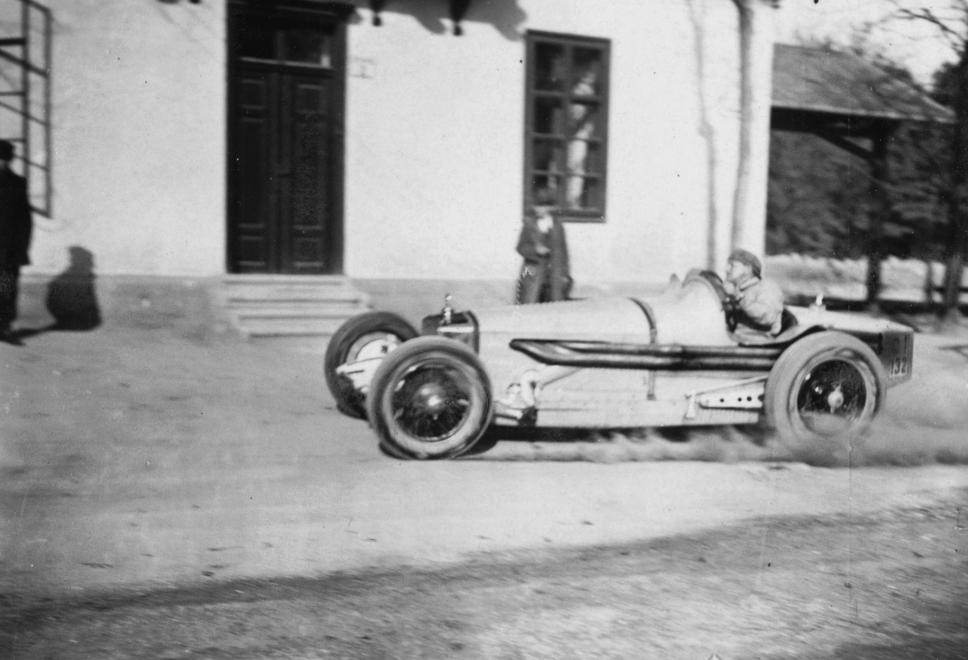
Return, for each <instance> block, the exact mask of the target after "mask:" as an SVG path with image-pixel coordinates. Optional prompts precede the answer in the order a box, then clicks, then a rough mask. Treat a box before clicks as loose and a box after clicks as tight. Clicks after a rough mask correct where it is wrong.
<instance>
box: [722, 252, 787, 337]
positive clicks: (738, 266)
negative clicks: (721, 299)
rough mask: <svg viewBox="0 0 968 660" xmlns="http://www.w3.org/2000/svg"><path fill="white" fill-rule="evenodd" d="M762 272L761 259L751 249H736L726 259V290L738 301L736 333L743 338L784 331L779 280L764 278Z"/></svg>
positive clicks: (781, 293)
mask: <svg viewBox="0 0 968 660" xmlns="http://www.w3.org/2000/svg"><path fill="white" fill-rule="evenodd" d="M762 271H763V266H762V264H761V263H760V260H759V259H758V258H757V257H756V255H754V254H753V253H752V252H749V251H747V250H742V249H739V250H733V252H732V253H731V254H730V255H729V259H728V260H727V261H726V293H727V294H729V296H730V297H731V298H732V300H733V301H734V302H735V306H736V313H737V321H738V322H739V324H738V325H737V327H736V334H737V335H739V336H740V338H741V339H742V338H743V337H751V338H755V337H757V336H759V337H762V336H763V335H768V336H771V337H775V336H776V335H778V334H780V330H781V327H782V323H783V292H782V291H781V290H780V287H779V286H777V285H776V283H774V282H771V281H769V280H764V279H762V277H761V275H762Z"/></svg>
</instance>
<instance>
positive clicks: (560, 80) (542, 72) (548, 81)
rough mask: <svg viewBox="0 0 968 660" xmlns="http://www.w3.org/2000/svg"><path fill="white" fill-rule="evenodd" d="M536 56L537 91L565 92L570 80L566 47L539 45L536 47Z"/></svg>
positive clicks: (535, 75)
mask: <svg viewBox="0 0 968 660" xmlns="http://www.w3.org/2000/svg"><path fill="white" fill-rule="evenodd" d="M534 54H535V63H534V86H535V89H540V90H554V91H564V88H565V81H566V80H567V79H568V71H567V61H566V60H565V49H564V47H563V46H560V45H558V44H545V43H539V44H537V45H536V46H535V49H534Z"/></svg>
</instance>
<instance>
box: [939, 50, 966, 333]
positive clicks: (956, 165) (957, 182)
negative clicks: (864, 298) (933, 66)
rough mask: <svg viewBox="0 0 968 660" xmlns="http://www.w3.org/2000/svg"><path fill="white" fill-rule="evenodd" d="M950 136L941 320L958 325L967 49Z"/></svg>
mask: <svg viewBox="0 0 968 660" xmlns="http://www.w3.org/2000/svg"><path fill="white" fill-rule="evenodd" d="M953 133H954V134H953V136H952V151H953V153H952V163H951V186H950V190H949V191H948V226H949V234H948V244H947V255H946V259H945V280H944V300H943V303H942V313H941V319H942V322H943V323H945V324H952V323H957V322H958V320H959V319H960V316H961V314H960V313H959V311H958V299H959V297H960V294H961V278H962V274H963V272H964V266H965V251H966V248H968V209H966V208H965V206H966V202H968V48H964V47H963V48H962V50H961V53H959V58H958V70H957V85H956V87H955V125H954V131H953Z"/></svg>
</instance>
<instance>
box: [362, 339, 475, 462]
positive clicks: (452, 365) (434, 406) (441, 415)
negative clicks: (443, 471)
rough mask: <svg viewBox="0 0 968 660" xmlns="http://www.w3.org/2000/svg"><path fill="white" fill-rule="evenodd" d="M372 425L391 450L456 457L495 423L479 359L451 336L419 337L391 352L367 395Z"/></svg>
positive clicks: (418, 456)
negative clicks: (445, 337) (492, 421)
mask: <svg viewBox="0 0 968 660" xmlns="http://www.w3.org/2000/svg"><path fill="white" fill-rule="evenodd" d="M366 406H367V415H368V417H369V419H370V424H371V425H372V426H373V430H374V431H375V432H376V434H377V436H378V437H379V439H380V445H381V447H382V448H383V449H384V451H386V452H387V453H388V454H391V455H392V456H396V457H398V458H416V459H432V458H453V457H455V456H459V455H460V454H463V453H464V452H466V451H468V450H469V449H471V447H473V446H474V443H476V442H477V441H478V440H479V439H480V438H481V436H482V435H483V434H484V431H485V430H487V427H488V425H489V424H490V422H491V415H492V400H491V384H490V379H489V378H488V375H487V372H486V371H485V370H484V366H483V365H482V364H481V361H480V359H478V357H477V355H475V354H474V352H473V351H472V350H470V349H469V348H468V347H467V346H464V345H463V344H460V343H458V342H456V341H453V340H451V339H444V338H440V337H419V338H417V339H414V340H412V341H409V342H407V343H406V344H404V345H402V346H400V347H399V348H398V349H397V350H395V351H394V352H393V353H391V354H389V355H388V356H387V357H386V358H385V359H384V360H383V363H382V364H381V365H380V367H379V369H377V372H376V374H374V376H373V381H372V383H371V385H370V392H369V395H368V396H367V400H366Z"/></svg>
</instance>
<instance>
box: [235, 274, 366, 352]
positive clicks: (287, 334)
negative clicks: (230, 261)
mask: <svg viewBox="0 0 968 660" xmlns="http://www.w3.org/2000/svg"><path fill="white" fill-rule="evenodd" d="M220 298H221V300H220V304H221V306H222V308H223V309H224V310H225V312H226V314H227V315H228V317H229V320H230V322H231V323H232V325H233V326H234V327H235V328H236V330H238V331H239V332H240V333H241V334H242V335H243V336H245V337H246V338H248V339H259V340H270V339H274V338H279V339H285V338H290V339H292V338H305V339H311V340H319V341H321V342H325V340H327V339H329V337H331V336H332V334H333V333H334V332H335V331H336V329H337V328H339V326H340V325H342V324H343V322H345V321H346V320H347V319H349V318H350V317H352V316H355V315H357V314H359V313H361V312H364V311H366V310H367V309H369V297H368V296H367V295H366V293H364V292H362V291H360V290H358V289H356V288H355V287H353V285H352V284H351V283H350V281H349V280H348V279H347V278H345V277H341V276H292V275H229V276H226V277H225V278H224V279H223V281H222V285H221V287H220Z"/></svg>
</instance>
